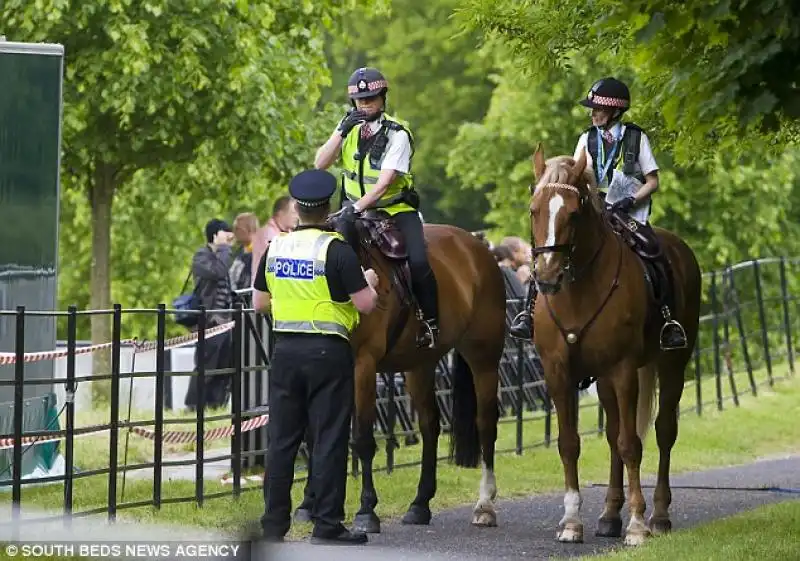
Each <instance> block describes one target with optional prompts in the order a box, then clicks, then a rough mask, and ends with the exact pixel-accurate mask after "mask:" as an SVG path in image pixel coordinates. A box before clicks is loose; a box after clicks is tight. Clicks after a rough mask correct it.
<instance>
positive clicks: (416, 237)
mask: <svg viewBox="0 0 800 561" xmlns="http://www.w3.org/2000/svg"><path fill="white" fill-rule="evenodd" d="M392 218H394V222H395V224H396V225H397V228H398V229H399V230H400V231H401V232H402V233H403V238H404V239H405V242H406V250H407V251H408V266H409V268H410V269H411V283H412V284H413V289H414V294H415V295H416V297H417V300H418V301H419V306H420V308H422V314H423V315H424V316H425V318H426V319H433V318H436V317H438V312H439V294H438V287H437V284H436V277H434V276H433V269H431V265H430V262H429V261H428V253H427V250H426V247H425V235H424V233H423V230H422V221H421V220H420V219H419V214H417V213H416V211H414V212H399V213H397V214H395V215H394V216H393V217H392Z"/></svg>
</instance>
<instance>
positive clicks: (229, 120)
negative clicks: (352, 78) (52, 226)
mask: <svg viewBox="0 0 800 561" xmlns="http://www.w3.org/2000/svg"><path fill="white" fill-rule="evenodd" d="M386 6H387V1H386V0H374V1H369V2H366V3H365V2H355V1H354V0H349V1H348V2H344V3H343V2H338V1H332V0H331V1H327V2H320V1H311V0H302V1H296V0H271V1H268V2H259V3H257V4H253V3H247V2H236V3H231V2H217V1H212V0H175V1H173V0H169V1H167V0H148V1H146V2H136V3H131V2H125V1H122V0H100V1H97V2H76V1H68V0H41V1H38V2H28V1H25V0H7V1H6V2H4V3H3V5H2V8H0V29H3V30H4V31H5V32H6V35H7V38H8V39H9V40H12V41H28V42H36V41H43V42H59V43H62V44H63V45H64V46H65V52H66V71H65V81H64V92H63V95H64V116H63V132H62V137H63V141H62V149H63V157H62V161H63V163H64V166H63V169H62V185H63V188H64V196H63V201H62V203H63V209H62V221H61V233H62V248H61V259H60V263H61V273H62V278H61V280H60V288H61V291H60V302H61V306H62V307H65V306H66V305H68V304H71V303H78V304H82V305H81V307H85V305H86V304H87V303H88V304H90V305H92V306H94V307H107V305H108V304H109V303H110V296H111V293H110V292H111V288H110V285H111V283H110V280H111V279H110V276H112V271H113V278H114V280H118V281H119V283H120V284H119V286H117V287H116V288H115V289H114V300H115V301H119V302H120V303H121V304H123V306H126V307H130V306H134V305H142V306H146V307H154V306H155V304H156V303H157V302H159V301H167V302H169V301H170V300H171V299H172V298H173V297H174V296H175V295H177V291H178V289H179V288H180V284H177V285H176V283H180V282H181V281H182V280H183V278H184V276H185V271H186V267H187V266H188V263H189V259H190V258H191V253H192V250H193V249H195V248H196V247H197V246H199V245H200V244H202V243H203V238H202V234H201V232H202V227H203V225H204V223H205V221H206V220H207V219H208V218H210V216H211V215H224V217H226V218H229V219H230V218H232V214H233V213H234V212H237V211H240V210H244V209H248V210H249V209H253V210H256V211H259V213H260V214H261V216H262V217H263V218H264V219H265V218H266V214H267V213H268V211H267V209H266V208H263V207H262V208H257V207H255V206H254V205H265V204H266V203H267V202H268V201H269V199H270V198H271V197H272V196H273V195H274V194H276V192H277V191H278V190H279V189H281V188H282V187H281V186H282V185H284V184H285V181H286V179H287V177H288V176H289V175H290V174H292V173H293V172H295V171H297V170H298V169H300V168H302V167H308V166H309V165H310V161H311V157H312V152H311V149H312V146H313V145H314V144H315V143H317V142H319V141H321V140H322V139H324V137H320V136H318V134H317V132H318V131H319V130H320V129H319V127H318V125H317V124H316V123H315V122H314V119H313V118H312V117H317V116H319V114H320V113H321V114H322V116H323V117H324V115H326V114H327V113H326V112H327V111H328V108H327V107H321V108H319V111H317V112H316V113H315V111H314V110H315V105H316V103H317V100H318V99H319V97H320V90H321V88H322V87H324V86H326V85H328V84H329V83H330V73H329V72H328V70H327V65H326V59H325V52H324V49H323V45H324V33H325V31H326V30H332V29H333V28H334V27H335V26H336V25H337V24H338V22H339V21H341V19H342V17H343V16H344V15H345V14H347V13H349V10H352V9H355V8H358V9H364V8H365V7H366V9H376V10H385V9H386ZM82 193H85V194H86V195H88V197H87V198H84V199H82V198H81V194H82ZM115 195H117V196H119V197H120V199H118V200H117V205H116V206H115V210H116V213H115V214H114V215H112V201H113V200H114V196H115ZM90 205H91V206H90ZM92 213H93V214H92ZM90 226H91V229H90ZM195 233H197V234H195ZM109 238H111V244H110V245H109ZM188 239H191V240H192V241H191V243H189V244H187V243H186V242H187V241H188ZM90 240H91V242H90ZM89 271H91V275H90V274H89ZM174 279H180V281H175V280H174ZM89 286H91V288H90V290H89V291H87V287H89ZM87 292H88V295H87ZM87 301H88V302H87ZM101 327H104V326H101ZM132 329H134V331H137V330H138V329H139V326H136V325H135V322H134V326H133V328H132ZM104 331H105V329H100V330H99V331H98V332H95V331H93V334H92V335H93V337H97V336H98V335H99V336H100V337H101V338H103V339H107V337H108V335H109V334H108V333H104ZM136 334H137V335H140V336H141V335H142V333H141V331H137V332H136ZM80 335H81V336H85V333H81V334H80Z"/></svg>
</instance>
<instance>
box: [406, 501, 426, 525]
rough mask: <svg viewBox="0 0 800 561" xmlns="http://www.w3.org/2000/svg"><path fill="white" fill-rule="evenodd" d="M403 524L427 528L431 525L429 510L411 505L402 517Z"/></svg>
mask: <svg viewBox="0 0 800 561" xmlns="http://www.w3.org/2000/svg"><path fill="white" fill-rule="evenodd" d="M402 522H403V524H409V525H414V526H427V525H428V524H430V523H431V509H430V508H427V507H422V506H418V505H411V507H410V508H409V509H408V512H406V514H405V516H403V520H402Z"/></svg>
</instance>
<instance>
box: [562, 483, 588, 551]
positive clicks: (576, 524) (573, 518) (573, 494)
mask: <svg viewBox="0 0 800 561" xmlns="http://www.w3.org/2000/svg"><path fill="white" fill-rule="evenodd" d="M582 504H583V499H582V498H581V493H580V491H577V490H576V489H569V490H567V492H566V493H565V494H564V517H563V518H562V519H561V521H560V522H559V525H560V526H562V527H563V529H562V530H561V531H560V532H559V533H558V541H561V542H570V543H581V542H583V522H581V505H582Z"/></svg>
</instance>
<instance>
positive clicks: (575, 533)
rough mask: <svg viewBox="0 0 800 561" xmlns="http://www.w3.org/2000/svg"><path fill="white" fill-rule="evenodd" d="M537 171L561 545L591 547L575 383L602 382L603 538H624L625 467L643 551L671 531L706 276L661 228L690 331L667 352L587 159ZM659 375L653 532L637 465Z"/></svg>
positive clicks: (539, 318) (679, 315) (538, 246)
mask: <svg viewBox="0 0 800 561" xmlns="http://www.w3.org/2000/svg"><path fill="white" fill-rule="evenodd" d="M533 168H534V175H535V178H536V180H537V183H536V185H535V187H533V188H532V189H531V191H532V194H531V202H530V213H531V234H532V238H533V246H534V249H533V255H534V273H533V276H534V280H535V282H536V284H537V286H538V289H539V296H538V297H537V299H536V305H535V307H534V312H533V314H534V316H533V325H534V340H535V344H536V347H537V349H538V351H539V353H540V355H541V359H542V364H543V366H544V372H545V381H546V384H547V389H548V392H549V393H550V396H551V398H552V399H553V402H554V404H555V407H556V412H557V414H558V450H559V454H560V455H561V461H562V463H563V465H564V478H565V487H566V493H565V495H564V511H565V512H564V516H563V518H562V519H561V521H560V522H559V531H558V533H557V537H558V540H559V541H562V542H581V541H583V522H582V520H581V515H580V508H581V504H582V499H581V495H580V491H579V487H578V456H579V455H580V437H579V436H578V427H577V418H578V403H577V399H578V397H577V391H576V385H577V383H578V382H579V381H580V380H582V379H585V378H587V377H595V378H596V379H597V392H598V395H599V397H600V401H601V403H602V406H603V409H604V410H605V412H606V415H607V419H608V421H607V425H606V438H607V440H608V444H609V447H610V448H611V469H610V477H609V487H608V493H607V494H606V500H605V510H604V511H603V513H602V514H601V516H600V519H599V521H598V529H597V535H599V536H609V537H619V536H620V535H621V533H622V519H621V518H620V510H621V509H622V505H623V503H624V502H625V495H624V492H623V488H622V484H623V472H622V467H623V463H624V465H625V467H626V468H627V473H628V493H629V507H630V523H629V524H628V527H627V529H626V535H625V543H626V544H628V545H638V544H641V543H643V542H644V541H645V539H646V538H647V537H648V536H649V535H651V534H660V533H666V532H668V531H669V530H670V529H671V526H672V525H671V522H670V518H669V506H670V503H671V501H672V494H671V491H670V486H669V466H670V453H671V450H672V447H673V445H674V444H675V439H676V437H677V434H678V406H679V402H680V399H681V394H682V393H683V384H684V369H685V368H686V365H687V363H688V362H689V360H690V359H691V354H692V348H693V347H694V344H695V341H696V338H697V330H698V324H699V315H700V314H699V310H700V289H701V282H702V281H701V273H700V268H699V266H698V264H697V260H696V258H695V256H694V253H693V252H692V250H691V249H690V248H689V247H688V246H687V245H686V244H685V243H684V242H683V241H682V240H681V239H680V238H678V237H677V236H676V235H674V234H672V233H670V232H668V231H665V230H663V229H660V228H654V231H655V233H656V234H657V236H658V239H659V242H660V244H661V248H662V250H663V251H664V252H666V256H667V259H668V261H669V264H670V267H671V270H672V277H673V279H674V282H673V286H674V291H675V292H674V294H675V309H674V311H673V317H675V318H676V319H677V320H678V321H679V322H680V323H681V324H682V325H683V326H684V328H685V331H686V337H687V346H686V348H682V349H677V350H670V351H663V350H661V348H660V345H659V329H660V326H661V323H660V321H659V320H660V316H659V315H658V312H657V307H656V306H655V304H654V302H653V296H652V294H650V292H649V290H650V289H649V285H648V282H647V280H646V278H645V275H644V273H645V268H644V266H643V261H642V260H641V259H640V258H639V257H638V256H637V255H636V254H635V253H634V251H632V250H631V249H630V248H629V247H628V246H627V245H625V244H624V243H623V242H622V241H621V239H620V237H619V236H618V235H617V234H616V233H615V232H614V231H613V230H612V228H611V227H610V225H609V222H608V219H607V215H606V214H605V213H604V208H603V202H602V201H601V199H600V197H599V196H598V193H597V190H596V189H595V184H594V178H593V175H592V174H591V172H590V170H587V169H586V154H585V153H583V154H582V155H581V156H580V158H579V159H578V161H577V162H576V161H575V160H573V159H572V158H570V157H567V156H560V157H556V158H552V159H550V160H548V161H547V162H545V160H544V154H543V152H542V149H541V146H539V148H537V150H536V153H535V154H534V156H533ZM656 378H657V379H658V384H659V387H660V393H659V411H658V417H657V418H656V422H655V428H656V435H657V441H658V447H659V452H660V459H659V465H658V481H657V485H656V489H655V493H654V497H653V502H654V509H653V513H652V515H651V517H650V520H649V527H648V524H646V523H645V520H644V512H645V507H646V505H645V499H644V496H643V495H642V488H641V484H640V480H639V466H640V464H641V460H642V441H643V439H644V437H645V435H646V433H647V429H648V427H649V425H650V421H651V419H652V414H653V401H654V396H655V387H656Z"/></svg>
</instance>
